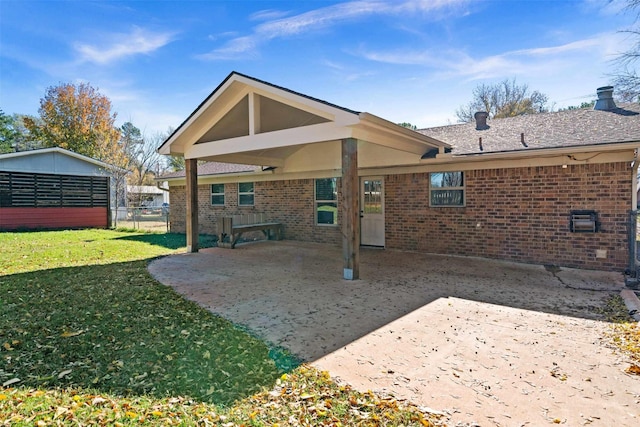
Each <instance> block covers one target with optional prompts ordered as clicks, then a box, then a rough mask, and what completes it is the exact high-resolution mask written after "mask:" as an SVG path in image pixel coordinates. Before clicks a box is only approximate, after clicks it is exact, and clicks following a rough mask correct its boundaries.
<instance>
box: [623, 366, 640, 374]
mask: <svg viewBox="0 0 640 427" xmlns="http://www.w3.org/2000/svg"><path fill="white" fill-rule="evenodd" d="M624 371H625V372H626V373H627V374H632V375H640V366H638V365H631V366H629V367H628V368H627V369H625V370H624Z"/></svg>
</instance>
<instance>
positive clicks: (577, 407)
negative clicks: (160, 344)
mask: <svg viewBox="0 0 640 427" xmlns="http://www.w3.org/2000/svg"><path fill="white" fill-rule="evenodd" d="M149 270H150V272H151V273H152V274H153V275H154V276H155V277H156V278H157V279H158V280H159V281H161V282H162V283H165V284H167V285H170V286H172V287H173V288H174V289H176V291H178V292H179V293H181V294H183V295H185V296H186V297H187V298H189V299H192V300H194V301H197V302H198V303H199V304H201V305H202V306H203V307H206V308H207V309H209V310H211V311H212V312H214V313H216V314H219V315H221V316H223V317H226V318H228V319H230V320H231V321H233V322H235V323H238V324H241V325H244V326H246V327H247V328H249V329H250V330H251V331H253V332H254V333H256V334H257V335H258V336H260V337H262V338H263V339H265V340H266V341H268V342H271V343H273V344H275V345H280V346H282V347H285V348H287V349H288V350H289V351H291V352H292V353H293V354H295V355H297V356H298V357H300V358H302V359H304V360H306V361H308V362H311V363H312V364H314V365H315V366H317V367H318V368H319V369H325V370H328V371H329V372H330V373H331V374H332V375H333V376H334V377H338V378H339V380H342V381H346V382H348V383H350V384H352V385H353V386H354V387H356V388H359V389H362V390H367V389H371V390H374V391H378V392H381V393H386V394H392V395H394V396H396V397H397V398H399V399H409V400H411V401H412V402H414V403H416V404H419V405H424V406H426V407H430V408H434V409H436V410H441V411H444V412H446V413H447V414H449V417H450V419H449V422H450V425H473V424H474V423H477V424H479V425H483V426H484V425H496V426H512V425H518V426H519V425H532V426H533V425H535V426H537V425H544V424H553V423H557V422H560V423H562V424H563V425H571V426H573V425H575V426H581V425H597V426H612V425H616V426H632V425H633V426H635V425H637V424H638V421H639V419H640V409H639V408H640V379H639V378H638V377H633V376H630V375H628V374H625V373H624V369H625V368H626V367H627V366H628V363H627V361H626V360H624V358H622V357H620V356H619V355H617V354H616V353H614V352H613V351H612V349H610V348H609V347H608V346H607V345H606V341H605V340H603V337H604V336H605V334H606V333H607V331H608V330H609V325H608V324H607V323H605V322H603V321H601V320H600V316H599V314H598V307H600V306H601V305H602V303H603V301H604V300H605V299H606V298H607V297H608V296H609V295H610V294H612V293H619V292H620V291H621V290H622V289H623V287H624V283H623V277H622V275H621V274H617V273H607V272H594V271H583V270H572V269H560V270H558V269H556V268H545V267H543V266H535V265H524V264H516V263H510V262H503V261H496V260H486V259H477V258H463V257H451V256H439V255H425V254H419V253H411V252H400V251H389V250H376V249H363V250H362V251H361V268H360V270H361V271H360V275H361V280H357V281H345V280H343V279H342V277H341V276H342V274H341V273H342V262H341V252H340V249H339V248H336V247H332V246H327V245H319V244H310V243H300V242H291V241H281V242H273V241H271V242H260V243H252V244H247V245H242V246H239V247H238V248H237V249H235V250H228V249H219V248H211V249H205V250H202V251H201V252H200V253H197V254H179V255H173V256H170V257H165V258H162V259H159V260H156V261H154V262H153V263H151V264H150V266H149Z"/></svg>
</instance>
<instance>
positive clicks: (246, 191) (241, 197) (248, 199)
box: [238, 182, 255, 206]
mask: <svg viewBox="0 0 640 427" xmlns="http://www.w3.org/2000/svg"><path fill="white" fill-rule="evenodd" d="M254 194H255V193H254V192H253V182H240V183H238V206H253V195H254Z"/></svg>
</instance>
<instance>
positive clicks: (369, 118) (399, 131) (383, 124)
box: [360, 113, 451, 148]
mask: <svg viewBox="0 0 640 427" xmlns="http://www.w3.org/2000/svg"><path fill="white" fill-rule="evenodd" d="M360 119H361V122H364V123H367V124H370V125H371V126H373V127H375V128H378V129H386V130H387V132H390V133H393V134H396V135H402V136H403V137H404V138H408V139H412V140H416V141H421V142H422V143H424V144H428V145H430V146H431V147H432V148H435V147H444V148H451V145H449V144H447V143H446V142H443V141H440V140H438V139H435V138H432V137H430V136H427V135H424V134H421V133H419V132H416V131H413V130H411V129H407V128H405V127H402V126H400V125H397V124H395V123H393V122H390V121H388V120H385V119H383V118H381V117H378V116H376V115H373V114H370V113H360Z"/></svg>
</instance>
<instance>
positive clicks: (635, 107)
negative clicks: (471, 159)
mask: <svg viewBox="0 0 640 427" xmlns="http://www.w3.org/2000/svg"><path fill="white" fill-rule="evenodd" d="M487 124H488V126H489V128H488V129H485V130H476V125H475V122H473V123H462V124H456V125H449V126H440V127H433V128H427V129H420V130H418V132H420V133H422V134H424V135H429V136H432V137H434V138H436V139H439V140H441V141H444V142H447V143H449V144H450V145H451V146H452V151H451V153H452V154H453V155H465V154H481V153H500V152H510V151H534V150H537V149H543V148H564V147H576V146H587V145H607V144H618V143H624V142H640V104H637V103H629V104H622V105H621V106H620V107H619V108H616V109H613V110H593V109H589V108H583V109H576V110H566V111H558V112H552V113H539V114H528V115H522V116H516V117H508V118H501V119H491V120H489V121H488V122H487ZM480 138H482V148H480ZM522 141H524V144H523V142H522Z"/></svg>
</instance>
